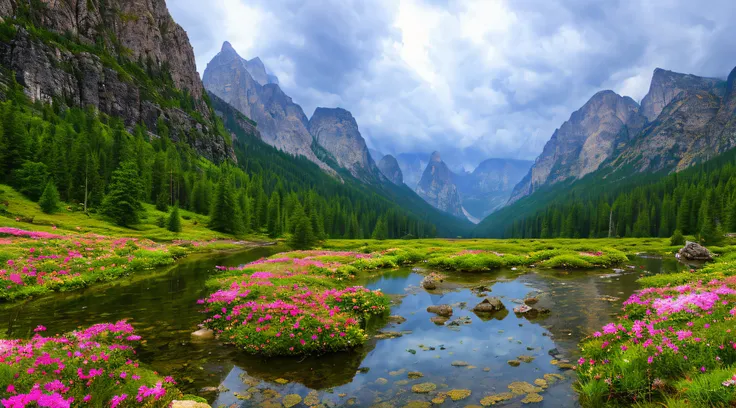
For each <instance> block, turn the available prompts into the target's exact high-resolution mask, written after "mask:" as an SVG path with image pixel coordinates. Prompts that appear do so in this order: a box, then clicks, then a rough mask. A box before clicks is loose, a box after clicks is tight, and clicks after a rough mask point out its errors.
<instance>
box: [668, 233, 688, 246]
mask: <svg viewBox="0 0 736 408" xmlns="http://www.w3.org/2000/svg"><path fill="white" fill-rule="evenodd" d="M670 245H672V246H677V245H685V237H684V236H683V235H682V231H680V230H679V229H678V230H675V233H674V234H672V238H670Z"/></svg>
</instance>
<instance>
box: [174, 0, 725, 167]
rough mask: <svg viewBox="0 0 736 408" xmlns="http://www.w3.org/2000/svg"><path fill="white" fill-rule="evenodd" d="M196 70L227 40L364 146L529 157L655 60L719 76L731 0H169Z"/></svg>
mask: <svg viewBox="0 0 736 408" xmlns="http://www.w3.org/2000/svg"><path fill="white" fill-rule="evenodd" d="M167 3H168V5H169V9H170V11H171V13H172V15H173V16H174V19H175V20H176V21H177V22H178V23H179V24H181V25H182V26H183V27H184V28H185V29H186V30H187V32H188V33H189V37H190V39H191V42H192V44H193V45H194V48H195V53H196V56H197V63H198V66H199V70H200V73H201V72H203V71H204V68H205V67H206V66H207V62H208V61H209V60H210V59H211V58H212V57H213V56H214V55H215V54H216V53H217V52H219V50H220V48H221V45H222V42H223V41H225V40H228V41H230V42H231V43H232V44H233V46H234V47H235V49H236V50H237V51H238V52H239V53H240V55H241V56H243V57H244V58H248V59H250V58H252V57H255V56H259V57H261V59H262V60H263V61H264V63H265V64H266V67H267V69H268V70H269V71H271V72H272V73H273V74H275V75H276V76H278V78H279V80H280V82H281V86H282V88H283V89H284V91H285V92H286V93H287V94H288V95H290V96H291V97H292V98H293V99H294V101H295V102H297V103H299V104H300V105H301V106H302V107H303V108H304V111H305V113H306V114H307V116H311V114H312V112H314V109H315V108H316V107H317V106H326V107H334V106H339V107H342V108H345V109H348V110H350V111H351V112H352V113H353V115H354V116H355V117H356V119H357V120H358V125H359V127H360V129H361V133H362V134H363V136H364V137H365V138H366V140H367V142H368V144H369V146H370V147H373V148H376V149H378V150H381V151H383V152H385V153H402V152H429V151H432V150H439V151H440V152H442V154H443V157H444V158H446V159H447V160H448V161H451V162H456V163H457V162H462V163H465V164H467V165H468V166H473V165H475V164H477V163H478V162H479V161H480V160H482V159H484V158H488V157H512V158H520V159H534V158H535V157H536V156H537V155H538V154H539V153H540V152H541V150H542V147H543V146H544V143H546V141H547V140H548V139H549V138H550V136H551V135H552V133H553V132H554V130H555V129H556V128H557V127H559V126H560V124H561V123H562V122H563V121H565V120H567V119H568V118H569V116H570V114H571V113H572V112H573V111H574V110H576V109H578V108H579V107H580V106H582V105H583V104H584V103H585V101H586V100H587V99H588V98H590V96H592V95H593V94H594V93H595V92H597V91H599V90H601V89H612V90H614V91H616V92H618V93H619V94H623V95H628V96H631V97H632V98H634V99H635V100H637V101H639V100H641V98H642V97H643V96H644V95H645V94H646V92H647V90H648V87H649V80H650V79H651V74H652V71H653V70H654V68H655V67H662V68H666V69H670V70H673V71H678V72H686V73H692V74H696V75H702V76H716V77H724V78H725V77H726V76H727V75H728V73H729V72H730V70H731V69H732V68H733V67H734V66H736V53H734V50H736V36H735V35H733V31H732V30H729V28H731V27H733V25H732V22H733V21H734V20H735V19H736V2H734V1H733V0H704V1H703V2H696V1H692V0H642V1H638V0H606V1H592V0H508V1H504V0H207V1H202V0H168V1H167Z"/></svg>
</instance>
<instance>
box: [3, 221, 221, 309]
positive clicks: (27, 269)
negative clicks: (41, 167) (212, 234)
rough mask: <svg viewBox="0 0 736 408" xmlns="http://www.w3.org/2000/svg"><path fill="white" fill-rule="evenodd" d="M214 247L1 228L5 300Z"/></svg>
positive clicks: (148, 266)
mask: <svg viewBox="0 0 736 408" xmlns="http://www.w3.org/2000/svg"><path fill="white" fill-rule="evenodd" d="M214 245H217V243H216V242H183V241H174V242H169V243H155V242H153V241H151V240H148V239H141V238H111V237H106V236H102V235H96V234H75V233H70V232H61V231H60V232H58V233H56V232H53V233H52V232H44V231H26V230H22V229H18V228H12V227H0V302H3V301H13V300H18V299H23V298H27V297H30V296H38V295H43V294H46V293H48V292H65V291H70V290H76V289H80V288H84V287H87V286H89V285H91V284H93V283H96V282H103V281H111V280H114V279H117V278H120V277H122V276H126V275H128V274H130V273H132V272H135V271H139V270H145V269H152V268H155V267H158V266H163V265H170V264H173V263H174V262H175V260H176V259H177V258H180V257H182V256H185V255H186V254H188V253H190V252H195V251H204V250H207V249H208V248H209V246H214Z"/></svg>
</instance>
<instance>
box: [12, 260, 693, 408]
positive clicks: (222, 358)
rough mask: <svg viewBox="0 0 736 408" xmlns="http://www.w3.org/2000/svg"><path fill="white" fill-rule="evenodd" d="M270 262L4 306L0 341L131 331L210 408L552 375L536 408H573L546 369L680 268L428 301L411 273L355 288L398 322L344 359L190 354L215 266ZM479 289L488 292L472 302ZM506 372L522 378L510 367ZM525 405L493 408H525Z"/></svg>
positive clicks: (389, 394)
mask: <svg viewBox="0 0 736 408" xmlns="http://www.w3.org/2000/svg"><path fill="white" fill-rule="evenodd" d="M275 251H276V249H274V248H257V249H253V250H249V251H246V252H243V253H239V254H235V255H215V256H208V257H198V258H194V259H190V260H185V261H184V262H182V263H180V264H178V265H176V266H174V267H171V268H168V269H163V270H159V271H155V272H152V273H151V274H150V276H149V275H147V276H146V277H145V279H142V278H141V277H134V278H130V279H127V280H123V281H119V282H116V283H114V284H109V285H105V286H98V287H95V288H91V289H88V290H85V291H81V292H74V293H70V294H58V295H53V296H50V297H45V298H42V299H38V300H33V301H28V302H23V303H19V304H15V305H12V306H6V307H4V308H0V322H4V327H2V328H0V334H2V335H3V336H5V337H9V338H22V337H31V336H32V335H33V332H32V331H33V328H35V327H36V326H37V325H44V326H46V327H47V328H48V330H49V332H50V333H55V332H64V331H70V330H73V329H75V328H77V327H82V326H87V325H90V324H94V323H100V322H105V321H116V320H120V319H128V320H129V321H130V322H131V323H132V324H133V325H134V326H135V328H136V330H137V332H138V334H140V335H141V336H143V338H144V339H145V340H146V341H145V342H144V343H143V344H142V345H141V347H140V348H139V349H138V353H139V358H140V360H141V361H142V362H143V363H145V364H147V365H149V366H151V367H152V368H153V369H154V370H157V371H159V372H160V373H162V374H166V375H173V376H174V377H175V378H176V379H177V381H178V382H179V386H180V388H182V389H183V390H184V391H185V392H186V393H192V394H198V395H201V396H203V397H206V398H208V400H209V401H210V402H212V403H213V406H219V405H226V406H231V405H233V404H235V406H245V407H247V406H282V402H284V397H285V396H287V395H289V396H290V398H291V399H294V396H293V395H290V394H297V395H299V397H300V399H302V402H301V403H299V404H297V405H295V406H297V407H304V406H307V405H317V404H318V403H322V404H324V405H325V406H343V405H353V406H374V405H379V404H380V405H379V406H382V407H392V406H395V407H402V406H405V405H407V404H409V403H414V406H423V405H422V404H419V403H418V402H424V403H425V404H427V403H429V402H430V401H431V400H432V399H433V398H438V397H442V395H443V393H447V392H448V391H450V390H470V392H471V394H470V396H468V397H467V398H464V399H462V400H459V401H452V399H451V398H449V397H447V398H446V400H445V402H444V404H443V405H442V406H447V407H450V406H458V407H464V406H468V405H473V404H475V405H479V404H480V401H481V399H482V398H484V397H486V396H489V395H494V394H498V393H503V392H509V391H510V390H509V388H508V386H509V384H511V383H512V382H516V381H521V382H528V383H534V380H537V379H544V378H545V376H544V375H545V374H548V376H547V379H548V380H550V381H548V382H549V383H550V385H549V388H547V389H545V390H544V391H543V392H541V393H540V395H541V396H542V397H543V398H544V400H543V401H542V402H540V403H538V404H535V405H536V406H543V407H568V406H575V405H576V402H575V393H574V391H573V390H572V386H571V385H572V372H571V371H566V370H564V369H562V368H560V365H559V364H552V363H558V362H560V361H561V362H562V363H563V365H564V363H565V362H566V361H569V362H574V361H575V360H576V359H577V356H576V345H577V343H578V341H579V340H580V339H581V338H582V337H584V336H586V335H588V334H590V333H591V332H593V331H594V330H597V329H599V328H600V327H601V326H602V325H604V324H605V323H606V322H608V321H610V319H611V317H612V316H613V315H614V314H615V313H616V312H617V310H619V309H620V307H621V303H622V302H623V301H624V300H625V299H626V298H627V297H628V296H629V295H630V294H631V293H632V292H633V291H634V290H636V289H637V288H638V284H637V283H636V279H637V278H638V277H639V276H640V275H642V274H646V273H660V272H662V271H667V272H671V271H675V270H677V269H678V268H681V267H680V266H679V265H678V264H677V263H676V262H675V261H674V260H666V261H664V260H662V259H659V258H656V257H638V258H636V259H635V260H634V261H632V262H631V263H630V266H631V267H628V266H627V267H625V268H624V270H623V272H618V273H614V271H613V270H610V269H607V270H598V271H588V272H579V271H571V272H569V273H568V272H564V271H537V270H529V269H523V270H519V271H512V270H501V271H495V272H489V273H483V274H450V275H448V277H447V279H446V280H445V282H443V283H442V285H441V286H440V287H439V288H438V290H434V291H426V290H424V289H422V288H421V287H420V282H421V280H422V277H423V275H422V274H421V273H420V272H415V271H412V270H411V269H409V268H405V269H400V270H395V271H389V272H386V273H383V274H379V275H376V276H374V277H371V278H367V279H365V280H364V281H362V282H358V283H359V284H362V285H365V286H367V287H369V288H371V289H381V290H382V291H384V292H385V293H386V294H389V295H391V297H392V301H393V305H392V310H391V315H392V316H401V317H402V318H403V319H406V320H405V321H403V322H401V323H398V321H401V320H403V319H399V318H398V317H394V318H392V319H384V320H381V321H371V322H370V323H369V327H368V329H369V332H370V333H371V336H372V338H371V340H370V341H369V342H368V343H367V344H366V345H365V346H363V347H361V348H359V349H357V350H355V351H353V352H345V353H338V354H333V355H327V356H320V357H308V358H303V359H294V358H272V359H266V358H262V357H253V356H248V355H244V354H243V353H241V352H239V351H238V350H236V349H235V348H233V347H230V346H227V345H223V344H220V343H219V342H218V341H216V340H211V341H204V342H197V341H193V340H192V337H191V336H190V333H191V332H192V331H194V330H196V329H197V324H198V323H199V322H200V321H201V319H202V316H201V314H200V313H199V306H198V305H197V304H196V301H197V299H199V298H202V297H204V296H205V295H206V294H207V292H208V291H207V289H206V288H205V287H204V282H205V281H206V280H207V279H208V278H209V277H210V276H211V274H212V273H214V266H215V265H225V266H237V265H241V264H244V263H248V262H250V261H253V260H256V259H258V258H261V257H264V256H269V255H272V254H273V253H274V252H275ZM481 286H484V287H485V289H488V291H486V292H482V293H481V291H479V290H478V288H479V287H481ZM482 296H494V297H498V298H500V299H501V301H502V302H503V304H504V306H505V307H506V309H507V310H506V311H501V312H497V313H496V314H494V315H491V316H478V315H476V314H474V313H473V312H472V310H471V309H472V308H473V306H474V305H476V304H477V303H479V302H480V301H481V300H482ZM527 297H536V298H537V299H538V300H539V302H538V303H537V304H536V305H535V307H544V308H548V309H550V310H551V313H550V314H549V315H547V316H543V317H537V318H535V319H528V318H526V317H523V316H521V315H518V314H515V313H513V311H512V309H513V308H514V307H516V306H519V304H520V303H521V302H522V300H523V299H524V298H527ZM440 304H449V305H452V307H453V315H452V317H450V319H449V321H448V322H447V323H445V324H444V325H437V324H435V323H433V322H432V321H430V318H432V317H433V316H435V315H434V314H432V313H428V312H427V311H426V309H427V307H428V306H430V305H440ZM399 334H400V337H395V338H385V337H393V336H397V335H399ZM376 335H378V338H376V337H375V336H376ZM382 337H384V338H382ZM520 356H521V357H522V358H521V359H519V357H520ZM510 360H519V361H518V362H519V364H518V365H516V363H515V362H514V363H512V364H513V365H511V364H509V361H510ZM553 360H557V361H553ZM410 372H411V378H410V375H409V373H410ZM549 374H555V376H554V377H555V378H554V379H553V378H552V377H553V376H549ZM420 375H421V377H419V376H420ZM557 375H559V376H557ZM553 381H554V382H555V383H554V384H551V383H552V382H553ZM421 383H432V384H433V385H434V387H435V390H434V391H432V392H430V393H427V394H420V393H415V392H413V391H412V386H414V385H417V384H421ZM427 387H429V388H432V386H431V385H429V386H427ZM525 395H526V394H524V395H519V396H517V397H515V398H513V399H511V400H510V401H506V402H504V403H501V404H499V405H502V406H520V405H522V403H521V400H522V399H523V398H524V396H525ZM305 398H306V399H305ZM287 401H288V400H287ZM435 402H437V401H435Z"/></svg>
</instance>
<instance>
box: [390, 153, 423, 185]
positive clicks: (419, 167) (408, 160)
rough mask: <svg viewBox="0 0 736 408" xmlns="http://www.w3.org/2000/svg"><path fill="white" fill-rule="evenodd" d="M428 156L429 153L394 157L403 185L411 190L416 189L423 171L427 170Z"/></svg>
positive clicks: (403, 154) (402, 154) (405, 154)
mask: <svg viewBox="0 0 736 408" xmlns="http://www.w3.org/2000/svg"><path fill="white" fill-rule="evenodd" d="M429 156H430V154H429V153H401V154H399V155H398V156H396V160H397V161H398V162H399V167H401V173H402V174H403V175H404V184H406V185H407V186H409V188H411V189H412V190H416V189H417V186H418V185H419V180H421V179H422V175H423V174H424V169H426V168H427V163H428V162H427V157H429Z"/></svg>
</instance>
